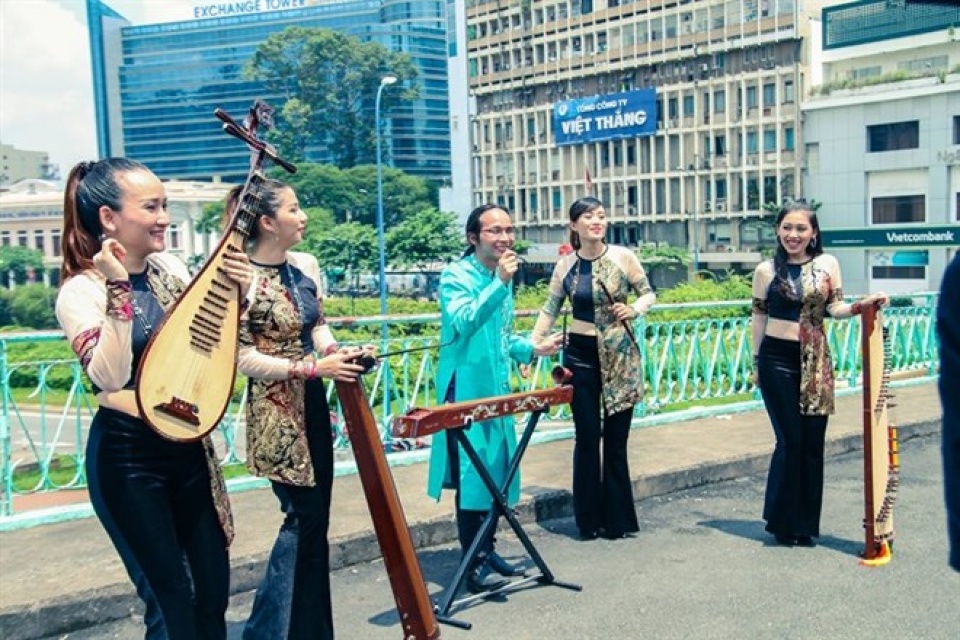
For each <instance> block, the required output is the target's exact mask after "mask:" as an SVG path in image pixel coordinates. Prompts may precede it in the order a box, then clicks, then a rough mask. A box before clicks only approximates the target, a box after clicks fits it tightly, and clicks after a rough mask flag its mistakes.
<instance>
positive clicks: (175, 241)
mask: <svg viewBox="0 0 960 640" xmlns="http://www.w3.org/2000/svg"><path fill="white" fill-rule="evenodd" d="M167 237H168V238H169V239H170V241H169V242H168V246H169V248H171V249H179V248H180V225H177V224H172V225H170V227H169V229H168V231H167Z"/></svg>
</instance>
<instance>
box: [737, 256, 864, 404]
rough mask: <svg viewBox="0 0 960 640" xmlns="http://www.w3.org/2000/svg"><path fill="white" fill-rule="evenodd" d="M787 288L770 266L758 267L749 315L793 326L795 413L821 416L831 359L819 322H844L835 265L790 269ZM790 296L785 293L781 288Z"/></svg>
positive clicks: (819, 259) (827, 400) (823, 259)
mask: <svg viewBox="0 0 960 640" xmlns="http://www.w3.org/2000/svg"><path fill="white" fill-rule="evenodd" d="M789 266H790V267H792V268H793V269H792V273H791V274H790V278H789V281H788V282H782V283H781V282H780V281H779V280H778V279H777V278H776V277H775V273H774V266H773V260H767V261H765V262H762V263H760V264H759V265H758V266H757V268H756V270H755V271H754V274H753V313H754V315H755V316H756V315H760V316H769V317H770V318H776V319H778V320H782V321H787V322H796V323H797V324H798V330H799V331H798V335H799V337H800V413H801V414H803V415H811V416H823V415H830V414H832V413H833V411H834V379H833V359H832V358H831V356H830V347H829V345H828V344H827V336H826V332H825V331H824V319H825V318H826V316H827V315H830V316H832V317H849V315H850V313H849V305H846V304H844V303H843V289H842V282H841V277H840V265H839V264H838V263H837V260H836V258H834V257H833V256H831V255H828V254H821V255H819V256H816V257H815V258H811V259H810V260H808V261H807V262H805V263H803V264H799V265H789ZM785 287H786V288H787V289H790V291H784V288H785Z"/></svg>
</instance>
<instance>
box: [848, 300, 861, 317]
mask: <svg viewBox="0 0 960 640" xmlns="http://www.w3.org/2000/svg"><path fill="white" fill-rule="evenodd" d="M850 313H852V314H853V315H855V316H858V315H860V314H861V313H863V305H861V304H860V301H859V300H857V301H856V302H854V303H853V304H852V305H850Z"/></svg>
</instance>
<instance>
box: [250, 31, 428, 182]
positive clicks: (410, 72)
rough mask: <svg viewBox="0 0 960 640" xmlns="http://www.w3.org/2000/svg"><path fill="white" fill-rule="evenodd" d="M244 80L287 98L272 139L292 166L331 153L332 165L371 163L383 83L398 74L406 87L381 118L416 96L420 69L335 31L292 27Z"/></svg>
mask: <svg viewBox="0 0 960 640" xmlns="http://www.w3.org/2000/svg"><path fill="white" fill-rule="evenodd" d="M244 75H245V76H246V77H247V78H248V79H251V80H256V81H259V82H261V83H262V84H263V85H264V86H265V87H266V89H267V91H268V92H270V93H272V94H274V95H279V96H281V97H282V100H283V104H282V105H274V106H276V107H277V108H278V111H277V113H276V115H275V118H276V120H277V122H276V124H277V127H276V129H275V130H274V133H272V134H270V136H269V137H270V140H271V141H273V142H274V144H276V146H277V147H278V150H279V151H280V154H281V155H282V156H283V157H284V158H286V159H287V160H289V161H291V162H300V161H302V160H305V159H307V158H308V157H309V156H310V152H311V150H312V149H326V150H327V151H329V153H330V154H331V156H332V157H333V160H334V164H336V165H337V166H340V167H352V166H354V165H357V164H362V163H373V162H375V161H376V159H375V157H374V149H375V147H376V129H375V126H374V125H375V123H374V121H373V120H374V118H373V111H374V102H375V99H376V94H377V90H378V89H379V87H380V79H381V78H382V77H384V76H386V75H393V76H396V77H397V79H398V80H399V81H400V83H401V84H402V85H403V86H405V88H404V89H396V90H391V91H384V92H383V93H382V95H381V102H380V108H381V113H385V112H387V111H388V110H389V108H390V107H391V106H392V105H393V104H397V103H399V102H400V101H402V100H410V99H413V98H415V97H416V96H417V95H418V93H419V89H418V88H417V87H416V86H415V85H414V80H415V78H416V76H417V69H416V67H415V66H414V65H413V62H412V61H411V59H410V57H409V56H408V55H406V54H401V53H395V52H392V51H390V50H389V49H387V48H386V47H384V46H383V45H381V44H380V43H378V42H364V41H362V40H360V39H359V38H356V37H354V36H349V35H346V34H344V33H340V32H338V31H334V30H332V29H323V28H304V27H289V28H287V29H285V30H283V31H281V32H279V33H274V34H273V35H271V36H270V37H269V38H267V40H266V41H264V42H263V43H262V44H261V45H260V46H259V47H258V48H257V51H256V53H254V56H253V58H252V59H251V60H250V62H249V63H248V64H247V66H246V68H245V69H244Z"/></svg>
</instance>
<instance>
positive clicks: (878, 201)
mask: <svg viewBox="0 0 960 640" xmlns="http://www.w3.org/2000/svg"><path fill="white" fill-rule="evenodd" d="M925 199H926V198H925V196H922V195H915V196H887V197H883V198H874V199H873V201H872V203H871V204H872V206H871V209H872V216H871V219H872V221H873V224H904V223H910V222H926V212H925V206H924V205H925V202H924V201H925Z"/></svg>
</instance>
